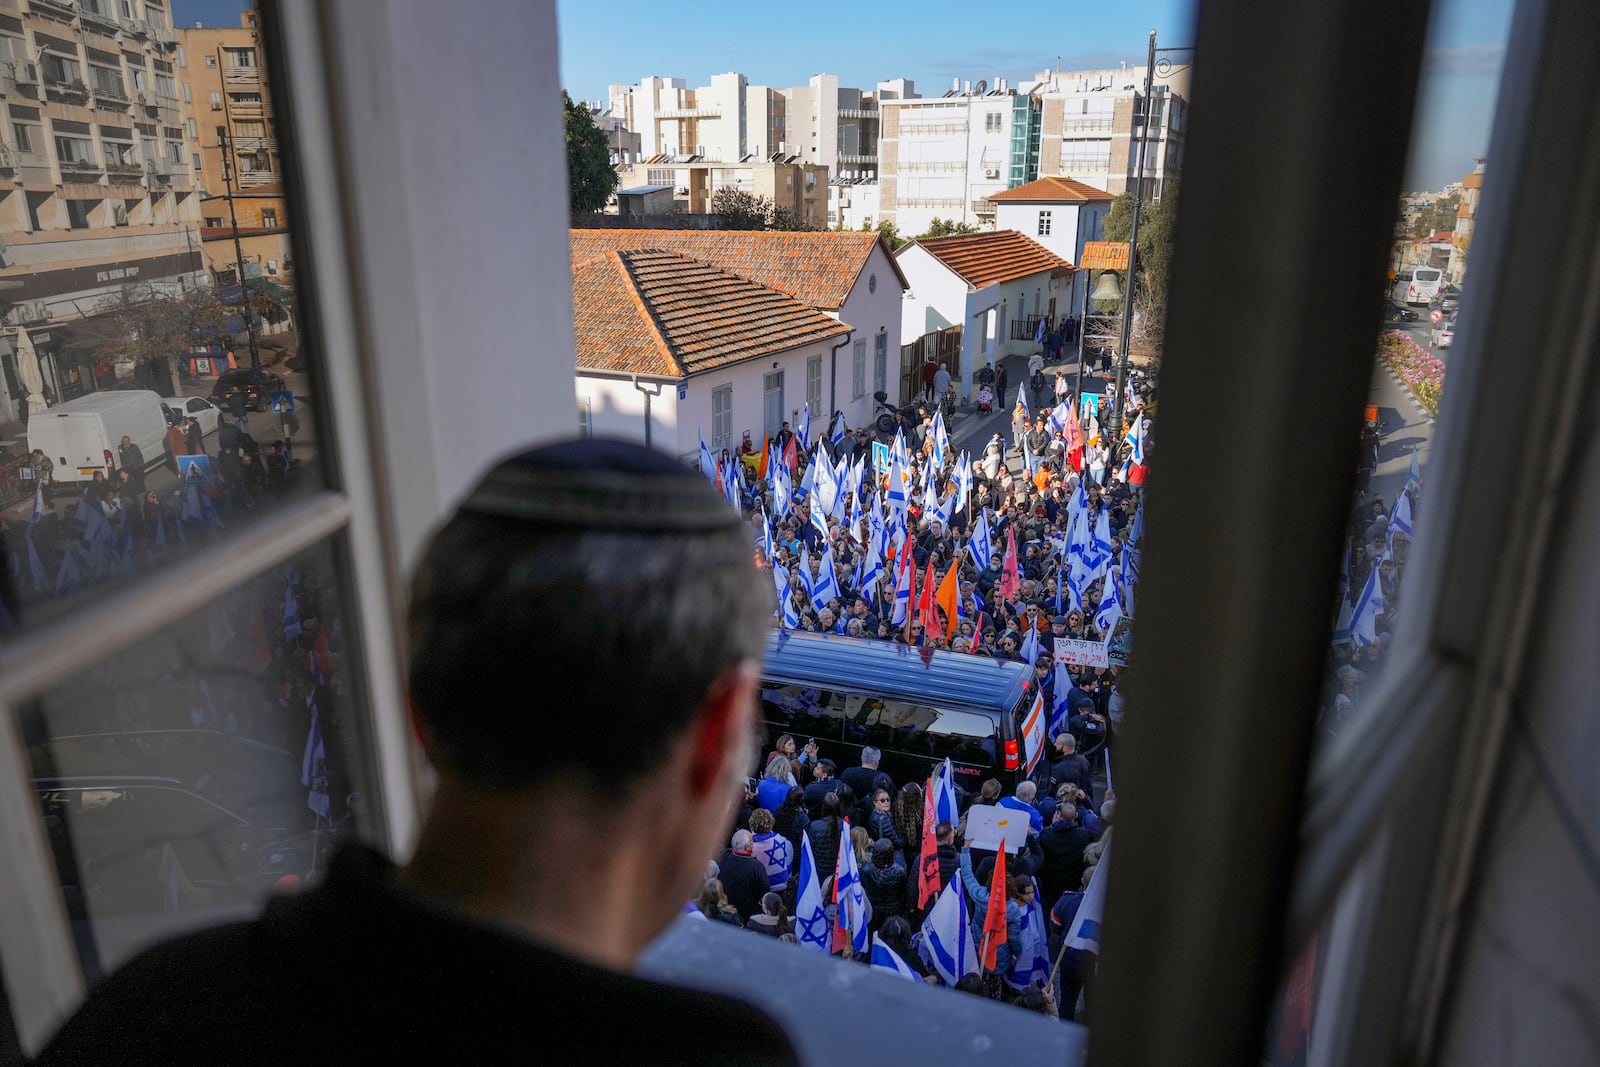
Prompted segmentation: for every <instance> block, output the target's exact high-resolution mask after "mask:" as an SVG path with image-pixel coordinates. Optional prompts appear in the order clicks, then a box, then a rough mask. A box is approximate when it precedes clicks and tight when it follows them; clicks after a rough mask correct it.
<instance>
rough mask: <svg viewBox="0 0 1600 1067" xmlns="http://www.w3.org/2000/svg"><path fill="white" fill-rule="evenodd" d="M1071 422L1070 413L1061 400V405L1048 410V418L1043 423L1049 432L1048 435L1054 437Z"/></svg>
mask: <svg viewBox="0 0 1600 1067" xmlns="http://www.w3.org/2000/svg"><path fill="white" fill-rule="evenodd" d="M1071 421H1072V412H1071V411H1070V410H1069V409H1068V408H1067V402H1066V401H1065V400H1063V401H1062V402H1061V403H1059V404H1057V405H1056V406H1055V407H1053V408H1051V409H1050V418H1049V420H1048V421H1047V422H1046V423H1045V426H1046V427H1047V428H1048V429H1049V430H1050V435H1051V436H1052V437H1054V436H1055V435H1057V434H1059V433H1060V432H1061V431H1063V430H1065V429H1066V428H1067V424H1068V423H1069V422H1071Z"/></svg>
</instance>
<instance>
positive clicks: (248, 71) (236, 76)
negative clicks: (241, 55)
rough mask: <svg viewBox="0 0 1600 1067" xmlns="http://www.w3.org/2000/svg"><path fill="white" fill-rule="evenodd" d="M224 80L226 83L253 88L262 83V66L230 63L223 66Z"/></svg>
mask: <svg viewBox="0 0 1600 1067" xmlns="http://www.w3.org/2000/svg"><path fill="white" fill-rule="evenodd" d="M222 81H223V84H224V85H230V86H238V87H240V88H243V87H246V86H249V87H252V88H253V87H255V86H258V85H260V84H261V68H260V67H247V66H244V65H242V64H239V63H228V64H226V65H224V66H223V68H222Z"/></svg>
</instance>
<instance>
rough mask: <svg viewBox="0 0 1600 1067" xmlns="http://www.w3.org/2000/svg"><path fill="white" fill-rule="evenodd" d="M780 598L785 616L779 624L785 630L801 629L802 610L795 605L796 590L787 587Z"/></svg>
mask: <svg viewBox="0 0 1600 1067" xmlns="http://www.w3.org/2000/svg"><path fill="white" fill-rule="evenodd" d="M778 599H779V601H780V602H781V603H782V604H783V608H782V611H783V617H782V619H781V620H780V623H779V625H780V626H781V627H782V628H783V629H785V630H798V629H800V612H799V610H797V609H796V608H795V606H794V590H793V589H785V590H784V591H783V593H782V594H780V596H779V598H778Z"/></svg>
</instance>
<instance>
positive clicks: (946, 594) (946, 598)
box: [930, 563, 961, 634]
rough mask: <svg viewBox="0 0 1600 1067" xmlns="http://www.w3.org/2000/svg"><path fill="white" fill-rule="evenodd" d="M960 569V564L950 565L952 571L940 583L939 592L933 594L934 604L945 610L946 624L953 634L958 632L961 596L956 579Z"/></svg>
mask: <svg viewBox="0 0 1600 1067" xmlns="http://www.w3.org/2000/svg"><path fill="white" fill-rule="evenodd" d="M930 566H931V564H930ZM960 569H961V567H960V565H959V564H956V563H952V564H950V569H949V570H948V571H946V572H945V575H944V581H942V582H940V583H939V591H938V592H937V593H934V594H933V602H934V603H935V604H937V605H938V606H939V607H941V608H943V609H944V622H945V625H946V626H948V627H949V628H950V632H951V633H952V634H954V633H955V632H956V600H957V599H958V598H959V597H960V595H961V587H960V583H959V581H958V580H957V577H956V572H957V571H959V570H960Z"/></svg>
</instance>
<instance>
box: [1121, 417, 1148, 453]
mask: <svg viewBox="0 0 1600 1067" xmlns="http://www.w3.org/2000/svg"><path fill="white" fill-rule="evenodd" d="M1123 440H1124V441H1126V442H1128V444H1129V445H1130V446H1131V448H1132V450H1131V451H1130V452H1129V453H1128V462H1129V463H1137V464H1140V465H1143V463H1144V416H1143V415H1138V416H1136V417H1135V418H1134V420H1133V425H1132V426H1131V427H1129V428H1128V432H1127V434H1126V435H1125V436H1124V437H1123Z"/></svg>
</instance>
